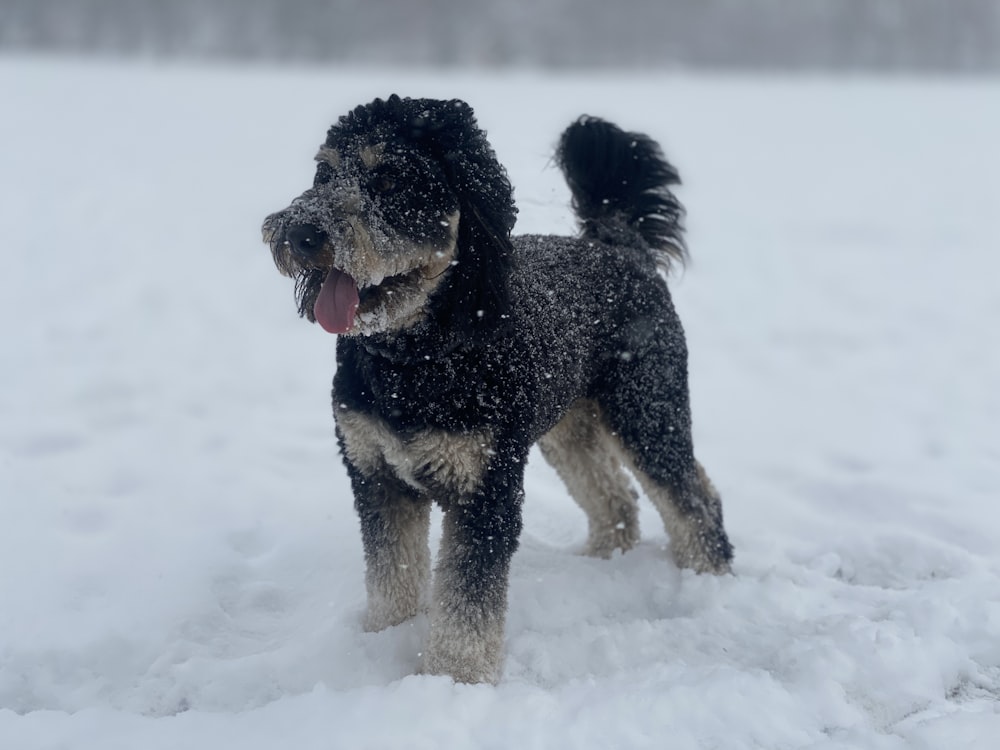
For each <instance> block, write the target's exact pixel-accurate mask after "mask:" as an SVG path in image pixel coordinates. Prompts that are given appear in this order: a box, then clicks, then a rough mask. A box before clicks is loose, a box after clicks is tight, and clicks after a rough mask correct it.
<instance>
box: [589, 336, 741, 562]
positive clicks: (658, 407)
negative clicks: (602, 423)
mask: <svg viewBox="0 0 1000 750" xmlns="http://www.w3.org/2000/svg"><path fill="white" fill-rule="evenodd" d="M686 370H687V368H686V362H685V352H684V351H683V349H681V350H680V351H673V352H670V351H666V350H664V351H659V352H658V351H653V352H646V353H645V356H644V357H642V358H638V357H637V358H634V359H632V360H629V361H624V362H622V363H619V367H618V368H617V371H616V373H615V374H614V376H613V387H608V388H606V389H605V390H604V392H603V393H602V394H601V396H600V401H601V403H602V405H603V406H604V407H605V411H606V413H607V416H608V421H609V424H610V426H611V428H612V429H613V430H614V431H615V433H616V434H617V436H618V438H619V440H620V441H621V446H622V449H623V451H622V452H623V458H624V460H625V462H626V465H627V466H628V467H629V469H631V470H632V472H633V473H634V474H635V477H636V479H637V480H638V481H639V485H640V486H641V487H642V490H643V492H644V493H645V494H646V495H647V496H648V497H649V499H650V500H651V501H652V503H653V505H654V506H656V509H657V511H659V513H660V517H661V518H662V519H663V524H664V526H665V527H666V530H667V533H668V534H669V535H670V548H671V553H672V555H673V558H674V561H675V562H676V563H677V565H678V566H679V567H683V568H693V569H694V570H696V571H698V572H699V573H727V572H729V571H730V564H731V562H732V558H733V548H732V545H731V544H730V543H729V538H728V536H727V535H726V530H725V528H724V526H723V523H722V502H721V500H720V498H719V493H718V492H717V491H716V489H715V487H714V486H713V485H712V483H711V481H709V479H708V476H707V474H706V473H705V471H704V469H703V468H702V467H701V464H699V463H698V462H697V461H696V460H695V457H694V445H693V442H692V438H691V411H690V406H689V400H688V389H687V372H686Z"/></svg>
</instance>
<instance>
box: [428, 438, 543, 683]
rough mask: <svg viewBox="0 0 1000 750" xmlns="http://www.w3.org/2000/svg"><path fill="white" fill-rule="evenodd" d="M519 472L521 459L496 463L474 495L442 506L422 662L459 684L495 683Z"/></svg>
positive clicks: (517, 521) (517, 515)
mask: <svg viewBox="0 0 1000 750" xmlns="http://www.w3.org/2000/svg"><path fill="white" fill-rule="evenodd" d="M498 458H499V452H498ZM523 474H524V459H519V460H517V461H503V460H497V461H494V462H493V464H492V465H491V466H490V468H489V469H488V470H487V472H486V475H485V476H484V478H483V482H482V485H481V486H480V488H479V489H478V491H477V492H474V493H472V494H471V495H469V496H467V497H464V498H462V499H461V500H456V501H454V502H450V503H446V504H445V514H444V533H443V536H442V539H441V551H440V554H439V557H438V563H437V567H436V570H435V581H434V594H433V601H432V602H431V628H430V637H429V640H428V643H427V651H426V654H425V658H424V671H426V672H428V673H430V674H447V675H450V676H451V677H453V678H454V679H455V680H456V681H458V682H496V681H497V680H498V679H499V677H500V667H501V664H502V662H503V642H504V622H505V620H506V612H507V577H508V573H509V569H510V560H511V556H512V555H513V554H514V550H515V549H517V542H518V536H519V535H520V532H521V503H522V500H523V497H524V494H523V490H522V487H523Z"/></svg>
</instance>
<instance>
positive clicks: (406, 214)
mask: <svg viewBox="0 0 1000 750" xmlns="http://www.w3.org/2000/svg"><path fill="white" fill-rule="evenodd" d="M316 160H317V162H318V166H317V169H316V177H315V181H314V184H313V186H312V187H311V188H309V189H308V190H306V191H305V192H304V193H302V194H301V195H300V196H299V197H298V198H296V199H295V200H294V201H293V202H292V204H291V205H290V206H289V207H288V208H285V209H283V210H282V211H279V212H277V213H274V214H272V215H270V216H268V217H267V219H266V220H265V221H264V227H263V233H264V238H265V241H267V242H268V243H269V244H270V246H271V251H272V253H273V255H274V260H275V263H276V264H277V266H278V268H279V269H280V270H281V271H282V272H283V273H285V274H287V275H289V276H292V277H293V278H294V279H295V281H296V295H297V299H298V304H299V311H300V313H301V314H302V315H303V316H305V317H307V318H308V319H309V320H312V321H316V322H319V323H320V325H321V326H322V327H323V328H324V329H326V330H327V331H329V332H331V333H335V334H339V338H338V341H337V372H336V375H335V378H334V383H333V405H334V417H335V419H336V423H337V435H338V440H339V443H340V448H341V453H342V455H343V458H344V461H345V463H346V465H347V470H348V474H349V475H350V478H351V482H352V486H353V489H354V496H355V507H356V509H357V512H358V515H359V516H360V519H361V533H362V540H363V544H364V550H365V560H366V563H367V572H366V584H367V590H368V611H367V616H366V620H365V626H366V627H367V628H369V629H371V630H379V629H382V628H386V627H389V626H391V625H395V624H397V623H399V622H402V621H404V620H406V619H407V618H409V617H412V616H413V615H415V614H416V613H417V612H418V610H420V609H421V608H425V607H429V610H430V622H431V627H430V636H429V643H428V644H427V647H426V649H425V651H424V654H425V656H424V670H425V671H427V672H430V673H435V674H448V675H451V676H452V677H454V678H455V679H456V680H459V681H463V682H491V681H496V680H497V679H498V677H499V672H500V667H501V664H502V654H503V637H504V619H505V614H506V600H507V578H508V570H509V565H510V559H511V556H512V555H513V553H514V551H515V549H516V547H517V543H518V536H519V533H520V531H521V503H522V500H523V496H524V495H523V476H524V466H525V462H526V460H527V457H528V452H529V450H530V448H531V446H532V445H533V444H535V443H536V442H537V443H539V445H540V448H541V450H542V454H543V455H544V456H545V458H546V459H547V460H548V461H549V462H550V463H551V464H552V465H553V466H554V467H555V469H556V470H557V471H558V473H559V474H560V476H561V477H562V478H563V480H564V481H565V482H566V484H567V486H568V488H569V490H570V492H571V494H572V495H573V497H574V498H575V499H576V500H577V502H578V503H579V504H580V506H581V507H582V508H583V509H584V511H585V512H586V513H587V517H588V519H589V525H590V533H589V541H588V548H587V550H588V552H589V553H590V554H593V555H597V556H601V557H607V556H610V555H611V553H612V552H613V551H614V550H615V549H621V550H627V549H629V548H630V547H632V546H633V545H634V544H635V543H636V541H637V539H638V524H637V518H636V517H637V513H636V497H635V493H634V492H633V490H632V489H631V486H630V483H629V481H628V477H627V474H626V473H625V472H626V470H627V471H629V472H631V473H632V474H634V475H635V477H636V478H637V480H638V482H639V485H640V486H641V488H642V490H643V492H644V493H645V494H646V495H647V496H648V497H649V499H650V500H651V501H652V502H653V504H654V505H655V506H656V508H657V510H658V511H659V512H660V515H661V516H662V518H663V522H664V525H665V526H666V529H667V532H668V533H669V535H670V538H671V550H672V554H673V557H674V560H675V561H676V563H677V564H678V565H680V566H683V567H688V568H693V569H695V570H696V571H699V572H709V573H724V572H727V571H728V570H729V569H730V562H731V560H732V547H731V545H730V543H729V540H728V538H727V536H726V532H725V530H724V528H723V524H722V507H721V504H720V500H719V496H718V493H717V492H716V490H715V488H714V487H713V486H712V484H711V482H710V481H709V479H708V477H707V475H706V474H705V472H704V470H703V469H702V467H701V466H700V465H699V464H698V462H697V461H696V460H695V457H694V449H693V445H692V439H691V415H690V406H689V399H688V385H687V350H686V344H685V340H684V333H683V330H682V328H681V324H680V321H679V320H678V318H677V315H676V313H675V311H674V308H673V305H672V303H671V300H670V294H669V292H668V290H667V286H666V283H665V282H664V280H663V278H662V275H661V271H664V270H667V269H669V267H670V265H671V263H672V262H675V261H680V260H683V258H684V255H685V252H686V249H685V244H684V241H683V236H682V227H681V219H682V217H683V209H682V208H681V206H680V204H679V203H678V202H677V200H676V198H675V197H674V196H673V194H672V193H671V192H670V189H669V188H670V186H671V185H673V184H676V183H677V182H679V180H678V176H677V173H676V171H675V170H674V168H673V167H672V166H671V165H670V164H669V163H668V162H667V161H666V160H665V159H664V158H663V155H662V153H661V152H660V149H659V146H658V145H657V144H656V143H655V142H654V141H652V140H651V139H650V138H648V137H647V136H645V135H641V134H637V133H627V132H624V131H622V130H621V129H619V128H618V127H617V126H615V125H613V124H611V123H608V122H604V121H602V120H599V119H596V118H590V117H583V118H581V119H580V120H578V121H577V122H575V123H573V124H572V125H570V126H569V128H568V129H567V130H566V131H565V132H564V133H563V135H562V138H561V141H560V144H559V148H558V152H557V161H558V163H559V165H560V166H561V167H562V170H563V172H564V174H565V176H566V179H567V181H568V183H569V185H570V188H571V190H572V193H573V199H574V207H575V209H576V212H577V215H578V217H579V219H580V223H581V233H580V236H579V237H576V238H569V237H557V236H542V235H525V236H518V237H513V238H512V237H511V235H510V232H511V229H512V228H513V226H514V220H515V216H516V210H515V208H514V203H513V196H512V190H511V186H510V183H509V181H508V179H507V177H506V174H505V172H504V170H503V168H502V167H501V166H500V164H499V163H498V162H497V159H496V157H495V155H494V153H493V150H492V148H491V147H490V146H489V144H488V142H487V140H486V136H485V133H484V132H483V131H482V130H481V129H479V127H478V126H477V124H476V121H475V118H474V116H473V113H472V110H471V108H470V107H469V106H468V105H467V104H466V103H465V102H462V101H458V100H452V101H437V100H427V99H401V98H399V97H396V96H393V97H390V98H389V99H388V100H386V101H382V100H375V101H374V102H372V103H371V104H368V105H365V106H360V107H358V108H356V109H355V110H354V111H353V112H351V113H349V114H348V115H346V116H344V117H342V118H341V119H340V121H339V122H338V123H337V124H335V125H334V126H333V127H331V128H330V130H329V133H328V135H327V138H326V142H325V143H324V144H323V145H322V147H321V148H320V150H319V153H318V154H317V155H316ZM432 502H437V503H438V504H439V505H440V506H441V507H442V508H443V509H444V533H443V538H442V540H441V549H440V551H439V554H438V557H437V565H436V568H435V570H434V576H433V583H432V581H431V554H430V550H429V548H428V529H429V517H430V507H431V503H432ZM580 595H581V596H583V595H584V592H580Z"/></svg>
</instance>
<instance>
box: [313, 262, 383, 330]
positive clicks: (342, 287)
mask: <svg viewBox="0 0 1000 750" xmlns="http://www.w3.org/2000/svg"><path fill="white" fill-rule="evenodd" d="M369 289H370V288H369ZM369 289H366V290H365V291H366V292H369ZM360 304H361V295H360V293H359V292H358V283H357V282H356V281H355V280H354V279H353V278H352V277H351V276H350V275H349V274H346V273H344V272H343V271H341V270H339V269H336V268H331V269H330V272H329V273H328V274H327V275H326V279H325V280H324V281H323V286H321V287H320V290H319V294H318V295H317V296H316V302H315V303H314V304H313V317H315V318H316V322H317V323H319V324H320V325H321V326H323V330H324V331H326V332H327V333H347V332H348V331H350V330H351V329H352V328H353V327H354V319H355V316H356V314H357V311H358V306H359V305H360Z"/></svg>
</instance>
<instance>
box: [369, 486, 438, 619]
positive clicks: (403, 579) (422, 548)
mask: <svg viewBox="0 0 1000 750" xmlns="http://www.w3.org/2000/svg"><path fill="white" fill-rule="evenodd" d="M385 515H386V518H387V522H388V528H387V538H386V539H385V540H384V543H383V544H382V545H381V546H380V547H379V549H378V550H377V551H376V553H375V554H374V555H369V556H368V567H367V569H366V570H365V587H366V588H367V589H368V610H367V612H366V614H365V621H364V628H365V630H367V631H376V630H383V629H385V628H388V627H390V626H392V625H398V624H399V623H401V622H403V621H404V620H408V619H409V618H411V617H413V616H414V615H415V614H417V612H418V611H419V610H420V609H421V608H422V607H424V606H426V602H425V599H426V591H427V583H428V580H429V579H430V567H431V553H430V547H429V546H428V544H427V535H428V531H429V529H430V517H431V513H430V503H429V502H415V501H413V500H411V499H409V498H401V499H400V501H399V502H398V503H396V504H395V505H394V506H392V507H391V508H389V509H387V511H386V512H385Z"/></svg>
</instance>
